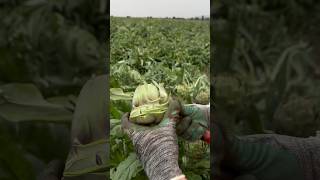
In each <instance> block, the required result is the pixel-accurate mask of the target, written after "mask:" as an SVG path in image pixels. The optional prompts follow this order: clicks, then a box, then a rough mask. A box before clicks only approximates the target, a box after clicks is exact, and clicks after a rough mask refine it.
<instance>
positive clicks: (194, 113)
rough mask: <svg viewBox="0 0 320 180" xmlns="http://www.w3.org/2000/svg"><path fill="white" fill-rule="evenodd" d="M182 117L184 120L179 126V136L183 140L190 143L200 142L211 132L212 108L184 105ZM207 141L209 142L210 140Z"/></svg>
mask: <svg viewBox="0 0 320 180" xmlns="http://www.w3.org/2000/svg"><path fill="white" fill-rule="evenodd" d="M182 116H183V118H182V120H181V121H179V122H178V124H177V134H178V135H179V136H181V137H182V138H184V139H186V140H188V141H195V140H200V139H202V137H203V136H204V135H208V132H210V131H209V122H210V106H207V105H198V104H189V105H184V106H183V108H182ZM206 137H208V136H206ZM205 140H206V141H208V139H205ZM208 142H209V141H208Z"/></svg>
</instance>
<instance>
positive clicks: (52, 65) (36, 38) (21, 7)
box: [0, 0, 108, 179]
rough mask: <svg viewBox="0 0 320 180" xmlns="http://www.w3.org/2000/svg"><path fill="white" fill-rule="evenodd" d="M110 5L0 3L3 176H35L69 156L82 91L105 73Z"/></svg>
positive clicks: (39, 0) (42, 0) (49, 0)
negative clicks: (92, 78) (74, 112)
mask: <svg viewBox="0 0 320 180" xmlns="http://www.w3.org/2000/svg"><path fill="white" fill-rule="evenodd" d="M106 5H107V1H106V0H93V1H84V0H80V1H69V0H61V1H56V0H15V1H8V0H4V1H1V2H0V16H1V18H0V59H1V60H0V144H1V148H0V149H1V150H0V151H1V152H0V154H1V155H0V179H36V177H37V175H39V174H40V173H41V172H43V171H44V169H45V168H46V164H48V163H49V162H50V161H52V160H54V159H60V160H62V161H64V160H65V159H66V156H67V153H68V151H69V146H70V138H69V137H70V124H71V119H72V116H73V111H74V108H75V106H76V103H77V96H78V93H79V91H80V89H81V87H82V86H83V84H84V83H85V82H86V81H87V80H88V79H89V78H91V77H93V76H97V75H99V74H102V73H105V67H106V66H105V56H106V34H107V33H108V31H107V30H108V28H107V27H106V25H105V22H106V21H107V20H108V19H107V14H106V13H107V12H106V10H107V6H106ZM60 168H61V167H60ZM62 168H63V167H62Z"/></svg>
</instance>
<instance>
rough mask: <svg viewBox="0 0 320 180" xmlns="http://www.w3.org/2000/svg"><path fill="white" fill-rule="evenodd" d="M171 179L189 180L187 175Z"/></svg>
mask: <svg viewBox="0 0 320 180" xmlns="http://www.w3.org/2000/svg"><path fill="white" fill-rule="evenodd" d="M170 180H187V178H186V176H185V175H180V176H176V177H174V178H172V179H170Z"/></svg>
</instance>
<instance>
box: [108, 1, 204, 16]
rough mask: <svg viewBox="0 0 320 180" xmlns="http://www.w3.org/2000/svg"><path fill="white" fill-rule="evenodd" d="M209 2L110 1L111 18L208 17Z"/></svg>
mask: <svg viewBox="0 0 320 180" xmlns="http://www.w3.org/2000/svg"><path fill="white" fill-rule="evenodd" d="M209 14H210V0H111V1H110V15H111V16H134V17H146V16H152V17H173V16H175V17H195V16H202V15H204V16H209Z"/></svg>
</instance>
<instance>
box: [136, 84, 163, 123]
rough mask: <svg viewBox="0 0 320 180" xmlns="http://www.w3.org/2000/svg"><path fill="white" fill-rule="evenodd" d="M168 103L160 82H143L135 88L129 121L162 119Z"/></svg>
mask: <svg viewBox="0 0 320 180" xmlns="http://www.w3.org/2000/svg"><path fill="white" fill-rule="evenodd" d="M168 105H169V96H168V94H167V93H166V91H165V89H164V88H163V86H162V84H158V83H156V82H153V84H144V85H140V86H138V87H137V88H136V90H135V92H134V95H133V99H132V111H131V113H130V121H131V122H134V123H137V124H152V123H158V122H160V121H161V120H162V118H163V115H164V113H165V112H166V111H167V109H168Z"/></svg>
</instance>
